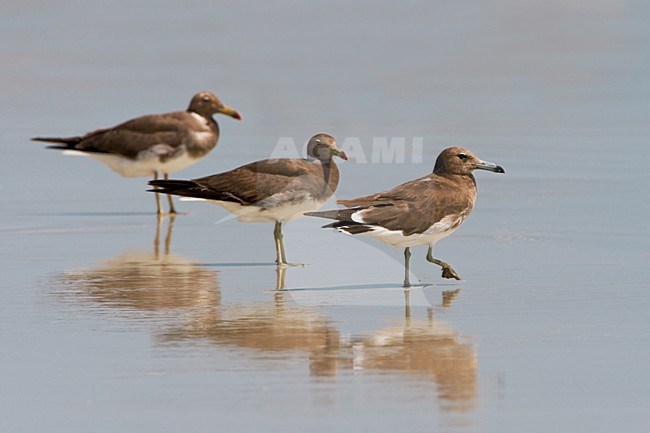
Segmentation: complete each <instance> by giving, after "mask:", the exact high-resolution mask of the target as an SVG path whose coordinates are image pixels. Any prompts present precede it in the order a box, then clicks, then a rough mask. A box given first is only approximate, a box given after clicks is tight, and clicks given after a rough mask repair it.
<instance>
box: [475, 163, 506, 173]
mask: <svg viewBox="0 0 650 433" xmlns="http://www.w3.org/2000/svg"><path fill="white" fill-rule="evenodd" d="M474 168H476V169H478V170H487V171H493V172H495V173H505V172H506V171H505V170H504V169H503V167H501V166H500V165H496V164H495V163H493V162H488V161H479V162H478V164H476V165H475V166H474Z"/></svg>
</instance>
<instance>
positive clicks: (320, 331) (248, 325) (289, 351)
mask: <svg viewBox="0 0 650 433" xmlns="http://www.w3.org/2000/svg"><path fill="white" fill-rule="evenodd" d="M286 269H287V268H286V267H277V268H276V291H275V292H274V293H273V299H272V300H270V301H265V302H247V303H241V304H233V305H227V306H221V307H219V308H216V309H214V310H212V311H204V312H203V313H202V314H199V315H197V316H196V317H194V318H193V319H192V320H190V321H189V322H188V323H186V324H185V325H183V326H180V327H177V328H176V329H172V330H170V331H168V332H165V333H163V334H162V335H160V337H159V340H160V341H161V342H164V343H178V342H182V341H192V340H198V341H207V342H211V343H214V344H217V345H219V346H226V347H233V348H237V349H247V350H252V351H253V352H254V353H255V354H256V355H257V356H258V357H261V358H264V357H272V358H274V359H277V358H288V357H295V356H298V357H305V356H306V355H307V356H308V357H309V358H312V357H315V358H318V354H321V353H329V352H336V351H337V349H338V344H339V339H340V338H339V333H338V331H337V330H336V328H334V327H333V326H332V325H331V324H330V322H329V321H328V320H327V318H325V317H324V316H322V315H320V314H318V313H317V312H315V311H313V310H311V309H307V308H300V307H297V306H296V305H295V304H294V303H293V301H292V300H291V298H290V297H289V295H288V293H287V292H284V291H282V290H281V289H283V287H284V280H285V273H286ZM332 359H333V360H334V361H335V359H334V358H332ZM335 370H336V363H335V362H334V363H327V362H325V363H323V362H317V363H316V364H315V365H314V366H313V367H312V373H314V374H330V373H334V372H335Z"/></svg>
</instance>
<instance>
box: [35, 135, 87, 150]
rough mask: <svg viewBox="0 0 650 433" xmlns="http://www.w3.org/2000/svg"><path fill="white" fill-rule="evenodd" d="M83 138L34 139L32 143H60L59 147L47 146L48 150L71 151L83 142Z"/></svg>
mask: <svg viewBox="0 0 650 433" xmlns="http://www.w3.org/2000/svg"><path fill="white" fill-rule="evenodd" d="M81 139H82V137H33V138H32V141H43V142H45V143H60V144H59V145H58V146H47V148H48V149H59V150H71V149H74V148H75V146H76V145H77V144H79V143H80V142H81Z"/></svg>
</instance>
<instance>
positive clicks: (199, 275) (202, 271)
mask: <svg viewBox="0 0 650 433" xmlns="http://www.w3.org/2000/svg"><path fill="white" fill-rule="evenodd" d="M173 224H174V219H173V218H170V220H169V223H168V226H167V230H166V234H165V237H164V244H163V248H164V250H163V253H160V219H158V223H157V226H156V235H155V238H154V248H153V252H140V251H127V252H124V253H122V254H120V255H118V256H117V257H114V258H111V259H109V260H106V261H104V262H102V263H100V264H99V265H98V266H95V267H93V268H91V269H85V270H75V271H68V272H66V273H65V274H64V275H63V277H62V278H61V282H62V283H63V284H64V286H65V287H66V288H67V289H69V290H72V291H73V292H75V294H77V295H79V296H82V297H83V298H84V299H86V300H90V301H93V302H97V303H100V304H102V305H106V306H110V307H115V308H122V309H126V310H131V309H135V310H138V311H150V312H154V311H159V310H166V309H176V308H189V307H212V306H214V305H217V304H219V302H220V290H219V283H218V281H217V275H216V273H215V272H214V271H212V270H209V269H206V268H205V267H202V266H200V265H198V264H197V263H196V262H194V261H193V260H190V259H188V258H185V257H182V256H179V255H175V254H172V253H170V251H169V250H170V244H171V234H172V229H173ZM138 317H141V316H140V315H138Z"/></svg>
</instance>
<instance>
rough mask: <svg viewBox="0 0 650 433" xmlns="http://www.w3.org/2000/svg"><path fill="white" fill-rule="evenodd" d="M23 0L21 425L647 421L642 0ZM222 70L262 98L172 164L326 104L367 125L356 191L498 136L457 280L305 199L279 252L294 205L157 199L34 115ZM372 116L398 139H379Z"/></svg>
mask: <svg viewBox="0 0 650 433" xmlns="http://www.w3.org/2000/svg"><path fill="white" fill-rule="evenodd" d="M5 3H6V4H3V6H2V14H1V15H0V24H1V25H0V35H1V36H2V37H0V50H1V53H2V56H3V64H4V65H5V67H4V68H3V69H1V70H0V89H1V91H2V94H3V98H2V102H0V114H1V116H0V117H1V119H2V120H1V121H0V122H1V123H0V134H1V136H0V139H1V144H0V158H1V162H2V170H0V222H1V223H2V224H1V225H0V266H1V268H2V269H1V277H0V298H1V299H0V344H1V345H2V352H0V353H1V354H0V431H3V432H4V431H7V432H34V431H49V432H67V433H69V432H87V431H94V432H104V431H106V432H113V431H136V430H138V431H157V432H167V431H169V432H178V431H196V432H201V431H206V432H207V431H210V432H212V431H267V432H275V431H282V432H291V431H296V432H299V431H339V432H340V431H378V432H379V431H381V432H393V431H398V430H400V431H401V430H407V431H449V432H464V431H481V432H499V433H503V432H521V431H527V432H549V431H553V432H572V433H574V432H581V431H584V432H611V431H626V432H645V431H648V429H649V428H650V419H649V417H648V415H647V402H648V391H647V390H648V388H649V387H650V376H649V375H648V373H647V365H648V364H650V351H649V349H648V348H649V347H650V344H649V343H650V341H649V337H648V336H649V335H650V325H649V324H648V320H647V311H648V309H649V308H650V301H649V298H648V295H647V290H648V283H649V282H650V270H649V268H648V265H647V263H648V259H650V256H649V254H648V251H650V248H649V247H650V230H649V229H648V224H647V220H648V216H650V212H649V211H650V205H649V204H648V200H647V189H648V185H650V174H649V173H650V171H648V164H647V161H648V160H650V150H649V148H648V146H647V142H648V137H649V136H650V134H649V132H650V131H649V130H648V122H647V120H648V118H649V115H650V104H649V102H648V101H650V98H649V96H650V95H649V91H650V86H649V83H648V77H649V76H650V74H649V73H650V60H649V59H650V56H649V55H648V50H647V47H648V46H649V43H650V31H649V30H648V27H647V22H648V17H649V15H648V9H647V5H645V4H643V3H642V2H635V1H622V2H610V1H593V2H580V1H569V2H566V1H564V2H555V1H551V2H548V1H546V2H527V3H526V4H521V3H519V2H511V1H492V2H465V3H462V4H460V3H459V4H454V5H451V4H449V5H447V4H443V3H430V2H409V3H406V4H400V5H398V4H395V3H393V2H366V1H359V2H348V3H347V4H346V5H345V6H344V7H336V8H333V7H332V6H331V5H330V4H329V3H326V2H317V3H312V4H309V5H302V4H299V3H296V2H290V1H281V2H274V3H273V4H268V5H267V4H265V3H259V4H258V3H232V2H212V3H209V4H207V3H203V2H174V1H164V2H156V3H155V5H154V4H152V3H148V2H140V3H137V4H134V3H132V2H120V1H118V2H115V1H113V2H93V3H92V4H86V3H79V2H64V3H60V2H59V3H56V4H55V3H52V2H42V1H32V2H14V1H9V2H5ZM202 89H208V90H212V91H214V92H215V93H217V94H218V95H219V96H220V97H221V98H222V99H223V100H224V102H226V103H228V104H229V105H231V106H233V107H235V108H237V109H238V110H240V111H241V112H242V113H243V116H244V122H242V123H237V122H234V121H231V119H228V118H219V119H218V120H219V122H220V125H221V128H222V138H221V141H220V143H219V145H218V147H217V149H216V150H215V151H214V152H213V153H211V154H210V155H209V156H208V157H207V158H206V159H205V160H203V161H201V162H200V163H198V164H197V165H195V166H193V167H191V168H189V169H187V170H185V171H183V172H181V173H178V174H177V176H178V177H183V178H191V177H198V176H202V175H206V174H211V173H215V172H217V171H220V170H226V169H229V168H232V167H235V166H237V165H238V164H242V163H245V162H248V161H251V160H254V159H260V158H264V157H267V156H269V155H271V154H272V153H273V151H274V149H275V147H276V144H277V143H278V142H279V141H280V140H281V139H283V138H285V139H286V138H290V139H292V140H294V142H295V143H297V144H300V143H302V142H304V141H306V140H307V139H308V138H309V136H311V135H312V134H314V133H316V132H321V131H322V132H328V133H330V134H332V135H334V136H335V137H336V138H337V139H338V140H339V144H340V145H343V144H345V143H347V145H348V146H350V145H354V144H355V143H360V146H361V151H359V149H357V153H356V155H355V157H353V158H351V161H350V162H349V163H343V164H341V166H340V167H341V179H342V181H341V185H340V187H339V190H338V191H337V197H353V196H356V195H362V194H367V193H370V192H374V191H379V190H382V189H386V188H390V187H392V186H394V185H396V184H398V183H400V182H403V181H405V180H408V179H412V178H415V177H418V176H421V175H423V174H426V173H428V172H429V171H430V170H431V168H432V166H433V162H434V161H435V157H436V156H437V153H438V152H439V151H440V150H441V149H443V148H444V147H447V146H450V145H462V146H466V147H468V148H470V149H471V150H473V151H474V152H475V153H476V154H477V155H479V156H480V157H482V158H484V159H486V160H490V161H494V162H497V163H499V164H501V165H503V166H504V167H505V168H506V171H507V174H506V175H505V176H501V175H493V174H491V173H483V172H481V173H477V175H476V177H477V182H478V187H479V199H478V201H477V204H476V206H475V209H474V213H473V214H472V215H471V217H470V218H469V219H468V220H467V221H466V222H465V223H464V225H463V227H462V228H461V229H460V230H459V231H458V232H456V233H455V234H454V235H453V236H452V237H450V238H448V239H445V240H443V241H441V242H440V243H439V244H438V245H437V247H436V255H437V256H439V257H441V258H443V259H445V260H446V261H448V262H449V263H451V264H453V266H454V268H455V269H456V271H458V273H459V274H460V275H461V276H462V277H463V281H461V282H450V281H447V280H442V279H441V278H440V277H439V269H438V268H435V267H430V266H428V264H427V263H426V261H425V260H424V254H425V253H426V250H425V249H422V248H416V249H415V250H414V255H413V258H412V262H413V270H414V274H415V276H416V277H418V278H419V279H420V281H421V282H422V285H421V286H417V287H414V288H413V289H412V290H410V291H409V292H406V293H405V292H404V290H403V289H402V288H401V287H399V285H400V282H401V280H402V264H401V260H402V255H401V252H400V251H397V250H390V249H386V248H383V247H381V246H379V245H377V244H376V243H373V242H371V241H359V240H358V239H354V238H351V237H347V236H343V235H341V234H337V233H331V232H329V231H325V230H320V229H319V227H320V225H321V223H322V222H321V221H318V220H310V219H303V220H300V221H297V222H293V223H290V224H288V225H287V226H286V228H285V243H286V247H287V254H288V257H289V260H290V261H294V262H300V263H305V264H306V266H305V267H297V268H289V269H287V270H286V272H285V273H284V275H281V274H279V273H278V271H277V270H276V269H275V267H274V266H273V264H272V260H273V258H274V252H273V242H272V227H271V226H269V225H264V224H241V223H237V222H236V221H234V220H230V219H225V220H223V219H224V218H225V217H226V214H225V212H224V211H222V210H220V209H219V208H216V207H212V206H208V205H205V204H202V203H181V204H179V205H178V207H179V208H180V209H182V210H183V211H185V212H186V214H184V215H180V216H178V217H176V218H175V219H174V221H173V222H172V221H170V220H169V219H165V220H164V221H162V222H161V223H158V222H157V221H156V218H155V216H154V215H153V214H152V213H151V211H152V210H153V198H152V197H151V196H150V194H148V193H146V192H144V189H145V185H144V181H143V180H141V179H123V178H120V177H118V176H116V175H114V173H111V172H110V171H109V170H108V169H106V168H104V167H102V166H100V165H99V164H97V163H95V162H93V161H88V160H85V159H82V158H65V157H62V156H61V155H58V154H56V153H54V152H51V151H46V150H44V149H43V146H42V145H41V144H38V143H30V142H29V141H28V139H29V137H31V136H37V135H73V134H77V133H80V132H84V131H88V130H92V129H94V128H98V127H103V126H109V125H112V124H115V123H117V122H120V121H122V120H125V119H126V118H129V117H133V116H136V115H139V114H144V113H151V112H164V111H171V110H175V109H182V108H184V107H185V105H186V104H187V102H188V100H189V98H190V96H191V95H192V94H193V93H194V92H196V91H198V90H202ZM376 137H387V138H391V137H404V138H405V142H406V143H407V150H408V151H407V152H406V155H407V157H406V160H405V162H404V163H393V164H390V163H383V164H372V163H364V161H363V158H362V157H365V159H366V160H367V161H372V149H373V139H374V138H376ZM414 139H415V140H416V141H417V139H421V140H422V141H421V142H422V148H423V157H422V159H421V160H417V159H416V160H413V159H412V158H410V157H408V155H410V153H409V152H410V150H411V147H410V146H411V144H412V143H413V140H414ZM328 206H333V203H329V204H328ZM217 222H219V223H218V224H215V223H217ZM280 289H281V290H280Z"/></svg>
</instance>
